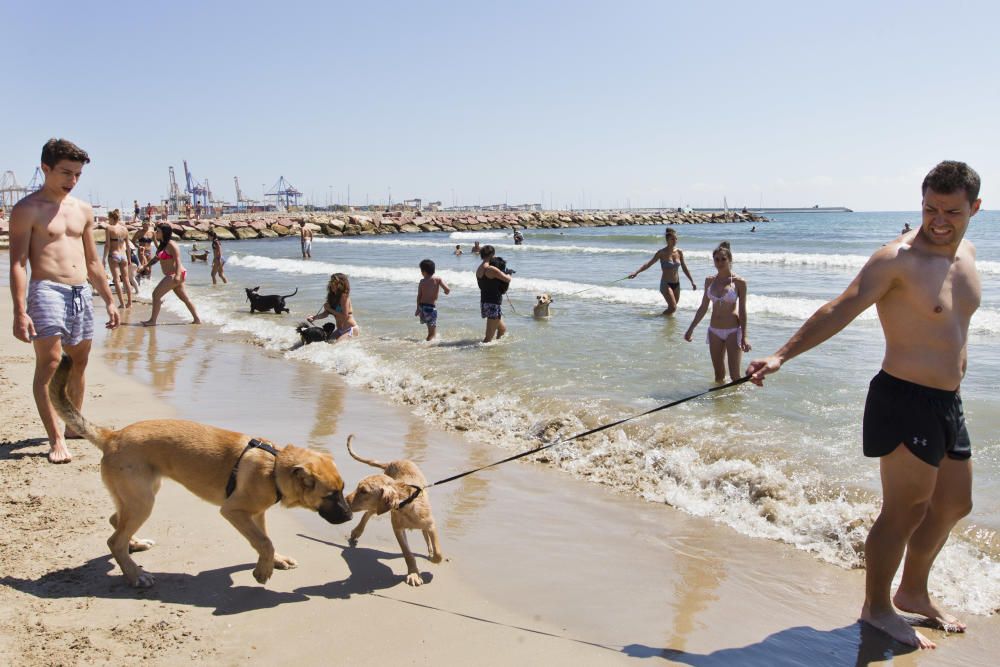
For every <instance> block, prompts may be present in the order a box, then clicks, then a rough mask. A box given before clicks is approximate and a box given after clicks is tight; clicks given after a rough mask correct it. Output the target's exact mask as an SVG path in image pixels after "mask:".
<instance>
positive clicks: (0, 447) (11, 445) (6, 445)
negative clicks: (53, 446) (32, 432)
mask: <svg viewBox="0 0 1000 667" xmlns="http://www.w3.org/2000/svg"><path fill="white" fill-rule="evenodd" d="M48 443H49V439H48V438H25V439H24V440H18V441H16V442H8V441H4V442H0V461H14V460H17V459H23V458H37V457H45V456H48V455H49V453H48V452H15V451H14V450H16V449H24V448H25V447H38V446H39V445H47V444H48Z"/></svg>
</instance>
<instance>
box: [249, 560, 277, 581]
mask: <svg viewBox="0 0 1000 667" xmlns="http://www.w3.org/2000/svg"><path fill="white" fill-rule="evenodd" d="M272 574H274V563H267V564H264V563H257V567H255V568H254V569H253V578H254V579H256V580H257V583H258V584H266V583H267V580H268V579H270V578H271V575H272Z"/></svg>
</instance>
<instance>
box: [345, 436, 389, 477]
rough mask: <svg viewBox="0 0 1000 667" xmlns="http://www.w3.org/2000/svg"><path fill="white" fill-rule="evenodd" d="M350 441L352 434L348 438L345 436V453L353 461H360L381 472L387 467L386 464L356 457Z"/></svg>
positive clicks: (352, 437)
mask: <svg viewBox="0 0 1000 667" xmlns="http://www.w3.org/2000/svg"><path fill="white" fill-rule="evenodd" d="M351 440H354V434H353V433H352V434H350V435H349V436H347V452H348V453H349V454H350V455H351V457H352V458H353V459H354V460H355V461H361V462H362V463H367V464H368V465H370V466H373V467H375V468H381V469H382V470H385V469H386V468H388V467H389V466H388V464H386V463H379V462H378V461H373V460H371V459H363V458H361V457H360V456H358V455H357V454H355V453H354V450H353V449H351Z"/></svg>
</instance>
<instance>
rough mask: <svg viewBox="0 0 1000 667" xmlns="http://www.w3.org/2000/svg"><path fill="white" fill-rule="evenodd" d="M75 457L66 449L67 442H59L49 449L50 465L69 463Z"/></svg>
mask: <svg viewBox="0 0 1000 667" xmlns="http://www.w3.org/2000/svg"><path fill="white" fill-rule="evenodd" d="M72 460H73V455H72V454H70V452H69V450H68V449H66V443H65V442H57V443H56V444H54V445H51V446H50V447H49V463H69V462H70V461H72Z"/></svg>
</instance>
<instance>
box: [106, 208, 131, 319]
mask: <svg viewBox="0 0 1000 667" xmlns="http://www.w3.org/2000/svg"><path fill="white" fill-rule="evenodd" d="M104 235H105V236H104V264H105V265H107V267H108V269H110V271H111V280H112V282H114V284H115V294H117V295H118V307H119V308H131V307H132V288H131V284H130V282H129V275H128V265H129V257H128V229H127V228H126V227H125V225H123V224H122V215H121V212H120V211H119V210H118V209H115V210H113V211H111V212H109V213H108V227H107V229H105V230H104ZM126 297H128V298H127V299H126Z"/></svg>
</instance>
